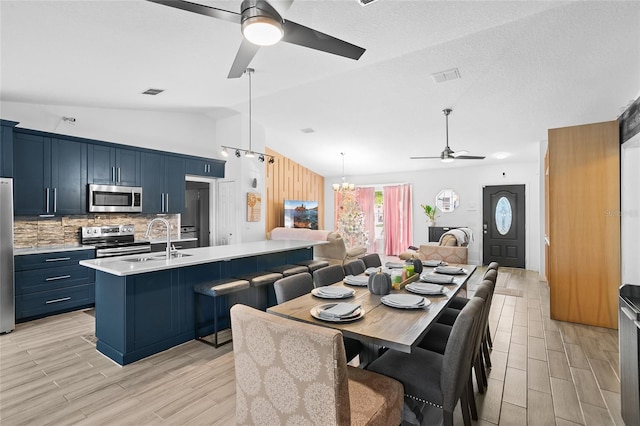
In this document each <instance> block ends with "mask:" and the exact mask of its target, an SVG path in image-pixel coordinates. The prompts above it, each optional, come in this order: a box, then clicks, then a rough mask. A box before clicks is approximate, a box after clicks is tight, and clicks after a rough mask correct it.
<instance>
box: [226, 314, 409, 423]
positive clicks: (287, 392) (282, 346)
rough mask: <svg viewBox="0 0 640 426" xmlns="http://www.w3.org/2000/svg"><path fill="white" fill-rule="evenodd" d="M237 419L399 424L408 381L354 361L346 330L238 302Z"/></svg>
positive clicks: (235, 327) (233, 316) (235, 338)
mask: <svg viewBox="0 0 640 426" xmlns="http://www.w3.org/2000/svg"><path fill="white" fill-rule="evenodd" d="M231 323H232V330H233V342H234V343H233V353H234V360H235V373H236V423H237V424H247V425H266V424H281V425H285V424H287V425H289V424H291V425H294V424H296V425H298V424H318V425H349V424H352V425H399V424H400V422H401V418H402V408H403V393H404V391H403V388H402V384H401V383H400V382H398V381H396V380H394V379H391V378H389V377H385V376H383V375H381V374H377V373H373V372H370V371H366V370H363V369H360V368H356V367H351V366H347V360H346V358H345V353H344V345H343V343H342V333H341V332H340V331H339V330H336V329H332V328H328V327H318V326H316V325H313V324H306V323H303V322H299V321H293V320H289V319H286V318H282V317H279V316H276V315H271V314H268V313H266V312H262V311H258V310H256V309H253V308H250V307H248V306H245V305H235V306H233V308H231Z"/></svg>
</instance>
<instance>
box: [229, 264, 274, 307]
mask: <svg viewBox="0 0 640 426" xmlns="http://www.w3.org/2000/svg"><path fill="white" fill-rule="evenodd" d="M235 278H237V279H240V280H247V281H249V286H250V287H251V288H252V289H253V290H254V291H253V296H251V297H254V299H253V301H252V302H251V303H250V305H252V306H253V307H254V308H256V309H260V310H262V311H264V310H266V309H267V307H268V306H270V304H275V293H274V294H273V295H272V296H273V300H272V301H270V299H271V296H270V295H269V293H270V292H269V289H268V288H267V286H269V285H270V284H273V283H275V282H276V281H278V280H279V279H280V278H283V276H282V274H281V273H279V272H269V271H259V272H249V273H246V274H242V275H236V276H235ZM258 289H261V290H260V291H255V290H258ZM263 298H264V299H263Z"/></svg>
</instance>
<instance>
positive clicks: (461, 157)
mask: <svg viewBox="0 0 640 426" xmlns="http://www.w3.org/2000/svg"><path fill="white" fill-rule="evenodd" d="M455 158H456V160H484V157H483V156H480V155H458V156H456V157H455Z"/></svg>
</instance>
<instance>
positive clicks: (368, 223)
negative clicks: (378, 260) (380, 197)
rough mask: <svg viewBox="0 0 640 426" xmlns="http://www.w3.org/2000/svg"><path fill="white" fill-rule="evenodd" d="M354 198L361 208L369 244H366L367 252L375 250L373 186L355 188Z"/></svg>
mask: <svg viewBox="0 0 640 426" xmlns="http://www.w3.org/2000/svg"><path fill="white" fill-rule="evenodd" d="M356 191H357V192H356V200H357V201H358V204H360V207H361V208H362V213H363V214H364V228H365V229H366V231H367V236H368V238H369V245H368V246H367V252H369V253H375V252H376V241H375V240H376V218H375V212H374V205H375V201H376V200H375V192H376V190H375V188H357V189H356Z"/></svg>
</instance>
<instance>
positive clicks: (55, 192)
mask: <svg viewBox="0 0 640 426" xmlns="http://www.w3.org/2000/svg"><path fill="white" fill-rule="evenodd" d="M57 211H58V188H53V212H54V213H56V212H57Z"/></svg>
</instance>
